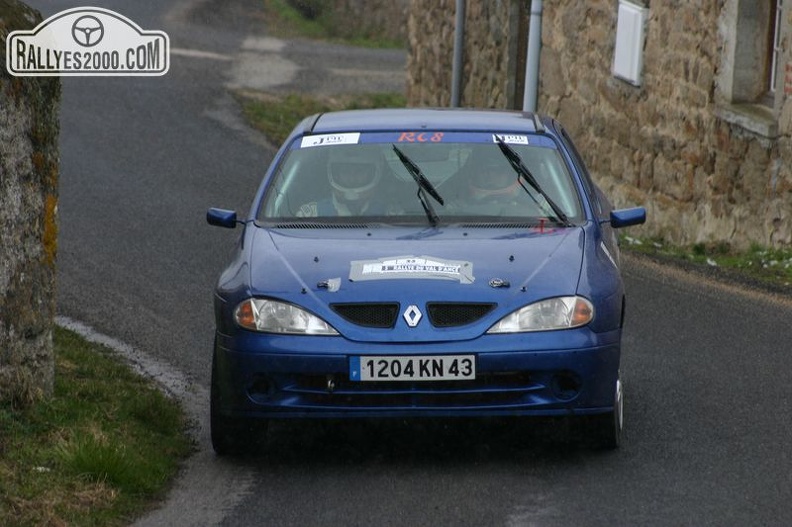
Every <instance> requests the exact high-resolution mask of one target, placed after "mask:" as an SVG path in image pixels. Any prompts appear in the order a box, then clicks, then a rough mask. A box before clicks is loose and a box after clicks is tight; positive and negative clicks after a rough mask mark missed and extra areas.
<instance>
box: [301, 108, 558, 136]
mask: <svg viewBox="0 0 792 527" xmlns="http://www.w3.org/2000/svg"><path fill="white" fill-rule="evenodd" d="M545 119H546V118H544V117H541V116H539V115H536V114H533V113H528V112H518V111H509V110H479V109H470V108H467V109H465V108H391V109H374V110H346V111H340V112H328V113H324V114H319V115H317V116H316V118H315V119H312V120H310V121H309V122H308V123H306V124H307V127H306V128H305V129H304V131H303V133H306V134H317V133H329V132H341V131H355V132H373V131H382V130H416V131H417V130H448V131H451V130H459V131H524V132H544V131H545V124H544V122H543V120H545Z"/></svg>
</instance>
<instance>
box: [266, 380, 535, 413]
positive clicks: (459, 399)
mask: <svg viewBox="0 0 792 527" xmlns="http://www.w3.org/2000/svg"><path fill="white" fill-rule="evenodd" d="M327 385H328V380H327V376H324V375H298V376H295V378H294V379H292V381H291V382H287V383H286V384H284V385H283V386H282V387H281V391H282V392H284V394H285V395H286V397H288V398H289V400H290V401H292V403H296V405H297V406H309V407H322V408H327V409H330V408H361V409H362V408H370V409H374V408H388V409H397V408H409V409H419V408H439V407H446V408H477V407H486V408H492V407H493V406H514V405H525V404H532V403H533V402H538V401H540V400H541V399H540V398H537V399H536V401H534V398H535V397H539V394H540V393H541V392H542V391H543V390H544V389H545V386H544V385H543V384H542V383H540V382H536V380H534V379H533V378H532V376H531V374H530V373H529V372H500V373H483V374H479V375H478V377H477V378H476V379H475V380H467V381H437V382H352V381H350V380H349V379H348V378H347V377H346V376H335V377H334V389H333V390H332V392H329V391H328V389H327ZM298 401H299V402H298Z"/></svg>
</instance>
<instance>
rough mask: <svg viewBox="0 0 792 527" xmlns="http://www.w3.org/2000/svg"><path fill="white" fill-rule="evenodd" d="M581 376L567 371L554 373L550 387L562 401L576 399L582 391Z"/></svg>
mask: <svg viewBox="0 0 792 527" xmlns="http://www.w3.org/2000/svg"><path fill="white" fill-rule="evenodd" d="M580 386H581V383H580V378H579V377H578V376H577V375H575V374H574V373H572V372H569V371H565V372H561V373H557V374H556V375H553V380H552V381H551V382H550V388H551V389H552V390H553V394H555V396H556V397H558V398H559V399H561V400H562V401H569V400H571V399H574V398H575V397H577V396H578V394H579V393H580Z"/></svg>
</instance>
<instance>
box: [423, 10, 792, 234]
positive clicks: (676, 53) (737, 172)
mask: <svg viewBox="0 0 792 527" xmlns="http://www.w3.org/2000/svg"><path fill="white" fill-rule="evenodd" d="M734 2H735V0H725V1H723V2H682V1H669V2H652V3H651V7H650V10H649V18H648V22H647V26H646V41H645V46H644V69H643V77H642V83H641V86H640V87H636V86H633V85H631V84H628V83H626V82H624V81H622V80H619V79H616V78H615V77H613V75H612V74H611V66H612V61H613V53H614V46H615V34H616V22H617V2H615V1H614V0H553V1H552V2H543V4H544V12H543V20H542V22H543V24H542V54H541V72H540V86H539V102H538V108H539V111H540V112H542V113H546V114H548V115H551V116H553V117H556V118H558V119H559V121H560V122H561V123H563V124H564V126H565V127H567V129H568V130H569V132H570V135H571V136H572V137H573V138H574V139H575V140H576V142H577V143H578V145H579V147H580V150H581V152H582V155H583V156H584V158H585V159H586V161H587V164H588V166H589V168H590V170H591V172H592V174H593V175H594V177H595V179H597V181H598V182H599V184H600V185H601V186H603V187H604V189H605V190H606V192H607V193H608V194H609V195H610V196H611V197H612V199H613V200H614V201H615V203H616V204H617V205H618V206H631V205H636V204H640V205H644V206H646V207H647V208H648V210H649V219H648V221H647V224H646V225H645V226H643V227H641V228H640V229H638V230H637V232H638V233H642V234H645V235H653V236H658V237H662V238H665V239H667V240H670V241H672V242H674V243H678V244H691V243H698V242H728V243H731V244H733V245H734V246H737V247H746V246H748V245H750V244H752V243H758V244H761V245H765V246H788V245H790V244H792V137H791V135H792V102H790V98H789V97H788V95H789V93H786V95H787V97H785V98H783V99H782V100H781V104H780V105H777V106H779V107H778V108H777V109H776V117H775V118H776V120H777V125H778V133H777V136H776V137H772V138H768V137H763V136H762V135H760V134H756V133H753V132H751V131H748V130H747V129H746V128H745V127H743V126H741V125H740V124H739V123H737V122H735V121H734V120H729V119H724V118H723V117H722V116H723V114H724V111H723V105H724V104H725V103H724V102H723V101H722V100H721V99H722V97H721V95H720V94H721V91H722V84H723V80H722V78H720V77H719V74H721V73H722V72H721V70H722V68H723V62H724V57H723V56H722V55H721V54H722V53H723V49H724V45H725V40H726V39H729V38H733V35H729V33H728V30H724V26H725V25H726V24H725V23H724V17H725V16H728V15H729V14H728V12H727V8H728V7H730V6H731V5H732V4H734ZM454 4H455V2H454V1H453V0H443V1H440V2H431V1H429V0H415V1H414V2H413V3H412V4H411V11H410V13H409V22H408V29H409V44H410V56H409V59H408V86H407V94H408V103H409V104H410V105H412V106H435V105H439V106H445V105H447V104H448V101H449V100H450V82H451V81H450V76H451V65H452V55H453V38H454V27H453V25H454ZM520 4H523V2H520V1H519V0H502V1H488V0H468V16H467V17H466V33H467V38H468V42H467V43H466V46H465V75H464V83H465V84H464V87H463V90H462V94H463V96H462V105H463V106H470V107H474V106H479V107H489V108H515V107H520V106H521V101H519V98H520V96H521V93H520V92H519V90H512V89H511V88H510V86H514V85H516V81H515V80H514V78H510V75H511V74H512V73H510V72H515V68H514V66H512V64H518V63H519V60H518V58H514V59H511V58H507V57H505V56H504V50H506V49H508V50H509V51H508V53H510V54H512V53H519V50H520V48H522V47H524V46H525V42H526V40H525V38H526V37H525V36H524V33H522V32H521V30H520V25H519V24H514V21H513V20H510V19H509V21H508V23H506V22H505V21H504V20H506V19H504V17H509V16H511V15H509V13H515V12H518V14H519V17H521V18H523V19H525V18H526V17H527V15H528V13H527V10H524V9H523V10H522V11H515V10H518V9H519V5H520ZM515 6H516V7H515ZM523 24H524V23H523ZM790 26H792V9H787V11H786V14H785V18H784V27H785V28H786V29H785V31H786V33H785V34H786V35H787V37H786V38H785V39H784V41H783V42H782V46H783V48H784V50H785V51H784V54H783V56H782V59H783V61H784V63H785V64H784V65H785V66H786V68H788V71H789V73H788V74H787V75H788V76H789V77H790V78H791V79H790V81H789V85H790V88H791V89H790V90H789V91H790V92H792V60H791V59H790V47H791V46H790V45H789V43H788V38H789V37H788V35H789V33H790V31H789V29H788V28H789V27H790ZM515 42H516V43H515ZM514 75H516V76H517V77H519V76H520V75H521V73H520V70H519V66H517V69H516V72H515V73H514ZM785 89H786V87H785ZM768 111H769V110H768Z"/></svg>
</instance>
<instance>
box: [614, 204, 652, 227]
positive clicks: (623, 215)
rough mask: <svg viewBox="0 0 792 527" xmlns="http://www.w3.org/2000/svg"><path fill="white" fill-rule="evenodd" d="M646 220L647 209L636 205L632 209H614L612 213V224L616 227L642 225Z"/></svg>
mask: <svg viewBox="0 0 792 527" xmlns="http://www.w3.org/2000/svg"><path fill="white" fill-rule="evenodd" d="M645 221H646V209H645V208H643V207H635V208H632V209H621V210H614V211H611V213H610V224H611V227H613V228H614V229H621V228H622V227H630V226H631V225H640V224H642V223H644V222H645Z"/></svg>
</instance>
